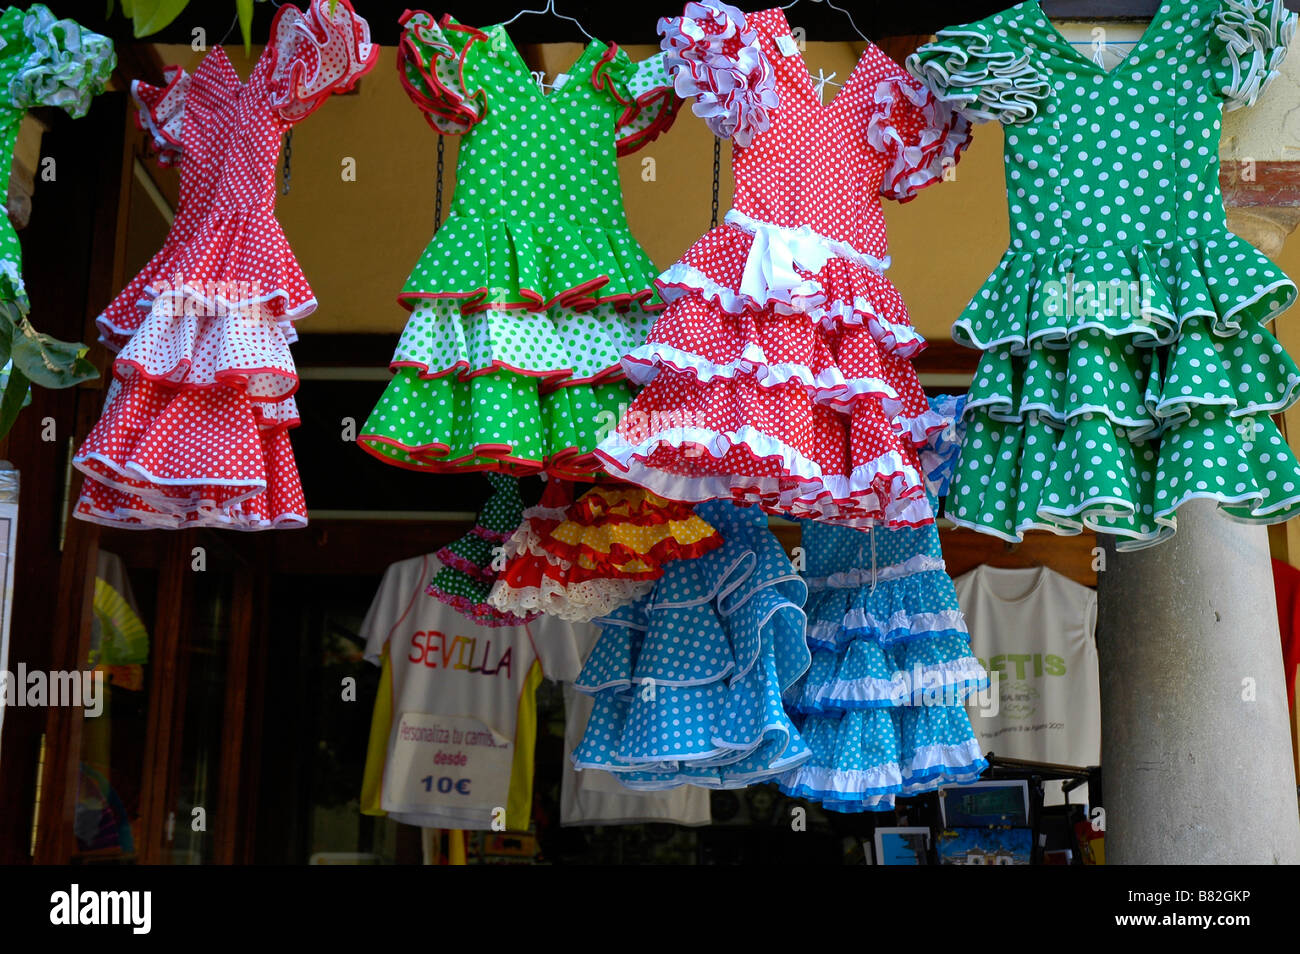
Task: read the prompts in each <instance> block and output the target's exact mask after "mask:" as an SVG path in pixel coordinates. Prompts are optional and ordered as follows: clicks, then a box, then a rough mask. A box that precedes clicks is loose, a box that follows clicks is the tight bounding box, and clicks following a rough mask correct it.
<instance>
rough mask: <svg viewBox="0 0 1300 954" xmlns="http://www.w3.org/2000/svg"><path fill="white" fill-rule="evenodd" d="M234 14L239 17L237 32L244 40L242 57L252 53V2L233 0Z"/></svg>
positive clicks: (249, 0) (250, 0)
mask: <svg viewBox="0 0 1300 954" xmlns="http://www.w3.org/2000/svg"><path fill="white" fill-rule="evenodd" d="M235 13H236V14H237V15H238V16H239V32H240V35H242V36H243V38H244V55H245V56H249V55H251V53H252V46H253V0H235Z"/></svg>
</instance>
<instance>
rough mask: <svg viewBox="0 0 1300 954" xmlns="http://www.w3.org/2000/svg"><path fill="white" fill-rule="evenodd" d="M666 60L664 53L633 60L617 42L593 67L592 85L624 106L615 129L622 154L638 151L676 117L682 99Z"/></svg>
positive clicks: (616, 139)
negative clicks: (669, 73)
mask: <svg viewBox="0 0 1300 954" xmlns="http://www.w3.org/2000/svg"><path fill="white" fill-rule="evenodd" d="M664 60H665V54H663V53H659V54H656V55H655V56H652V57H650V58H649V59H645V60H642V61H641V62H640V63H633V62H632V60H631V58H630V57H629V56H628V55H627V53H626V52H624V51H623V50H621V49H620V48H619V47H618V45H617V44H615V45H614V46H611V47H610V48H609V49H608V50H607V51H606V52H605V54H604V55H603V56H602V57H601V58H600V60H599V62H597V64H596V66H595V67H594V68H593V69H592V71H591V83H592V85H593V86H594V87H595V88H596V89H597V90H604V91H607V92H608V93H609V94H610V95H611V96H612V97H613V98H614V99H615V100H616V101H617V102H619V103H621V104H622V105H623V106H624V110H623V112H622V114H621V115H620V116H619V118H618V121H617V122H616V124H615V131H614V139H615V142H616V143H617V146H618V154H619V155H620V156H627V155H630V154H632V153H634V152H636V151H637V150H638V149H640V148H641V147H642V146H644V145H645V144H646V143H648V142H651V141H652V140H654V139H655V138H656V137H658V136H659V135H660V134H661V133H663V132H664V131H665V130H667V129H668V127H669V126H671V125H672V124H673V120H674V119H676V118H677V110H678V109H679V108H680V107H681V103H682V100H681V97H679V96H678V95H677V92H676V91H675V90H674V89H673V82H672V79H671V78H670V77H669V76H668V68H667V67H666V66H665V65H664Z"/></svg>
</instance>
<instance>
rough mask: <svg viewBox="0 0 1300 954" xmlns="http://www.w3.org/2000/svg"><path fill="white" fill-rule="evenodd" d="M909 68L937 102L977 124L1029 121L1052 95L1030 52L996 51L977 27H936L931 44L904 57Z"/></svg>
mask: <svg viewBox="0 0 1300 954" xmlns="http://www.w3.org/2000/svg"><path fill="white" fill-rule="evenodd" d="M907 69H908V71H909V72H910V73H911V74H912V75H913V76H915V77H916V78H917V79H919V80H921V81H922V82H923V83H925V84H926V85H927V86H929V87H930V89H931V90H933V92H934V95H935V97H936V98H937V99H938V100H939V101H941V102H945V103H950V104H952V105H953V107H954V108H956V109H958V110H959V111H960V112H961V113H962V114H963V115H964V116H966V118H968V119H970V120H971V121H973V122H977V123H981V122H988V121H989V120H994V121H997V122H1000V123H1003V124H1004V125H1007V126H1013V125H1015V124H1017V123H1024V122H1027V121H1029V120H1031V119H1033V118H1034V117H1035V116H1037V115H1038V110H1039V107H1040V106H1041V105H1042V104H1043V103H1045V102H1046V101H1047V99H1048V97H1049V96H1050V95H1051V93H1052V87H1051V83H1049V82H1048V80H1047V78H1046V77H1045V76H1043V74H1041V73H1040V72H1039V71H1038V68H1037V67H1036V66H1034V65H1033V64H1032V63H1031V62H1030V61H1029V54H1028V53H1020V54H1019V55H1017V54H1015V53H1013V52H1011V51H1010V50H994V49H993V42H992V40H991V39H990V38H989V36H987V35H986V34H985V33H983V32H982V31H981V30H979V29H978V28H976V27H954V28H952V29H948V30H940V31H939V33H938V34H937V35H936V37H935V40H934V42H933V43H928V44H926V45H925V46H923V47H921V49H919V50H917V51H916V52H915V53H913V54H912V55H911V56H909V57H908V58H907Z"/></svg>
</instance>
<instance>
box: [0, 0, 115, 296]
mask: <svg viewBox="0 0 1300 954" xmlns="http://www.w3.org/2000/svg"><path fill="white" fill-rule="evenodd" d="M116 65H117V56H116V54H115V53H114V52H113V41H112V40H110V39H109V38H108V37H106V36H100V35H99V34H98V33H93V32H91V31H90V30H87V29H84V28H83V27H82V26H81V25H80V24H79V23H77V22H76V21H75V20H58V19H56V18H55V17H54V15H53V14H52V13H51V12H50V10H49V8H48V7H46V6H44V5H43V4H40V3H34V4H32V5H31V7H30V8H29V9H27V10H23V9H22V8H21V7H6V8H5V9H4V11H3V12H0V81H3V87H0V88H2V89H3V90H4V93H3V97H0V157H2V159H3V161H0V187H3V189H4V190H5V192H6V193H7V192H8V188H9V174H10V171H11V169H12V167H13V156H14V147H15V146H16V144H17V142H18V129H19V127H20V126H21V125H22V122H23V117H24V116H25V115H26V114H27V110H29V109H32V108H35V107H39V106H55V107H59V108H62V109H64V110H65V111H67V113H68V114H69V115H70V116H72V117H73V118H80V117H82V116H85V115H86V113H87V112H88V111H89V110H90V103H91V100H92V99H93V98H94V97H95V96H97V95H98V94H99V93H101V92H103V90H104V87H105V85H107V83H108V80H109V76H110V75H111V74H112V72H113V68H114V67H115V66H116ZM22 272H23V268H22V248H21V246H20V245H19V242H18V233H17V232H16V231H14V227H13V223H12V222H10V221H9V217H8V216H0V299H3V300H5V301H18V302H19V303H21V304H22V306H23V307H24V308H26V306H27V293H26V292H25V291H24V289H23V277H22Z"/></svg>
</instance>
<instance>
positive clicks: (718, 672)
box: [573, 500, 812, 789]
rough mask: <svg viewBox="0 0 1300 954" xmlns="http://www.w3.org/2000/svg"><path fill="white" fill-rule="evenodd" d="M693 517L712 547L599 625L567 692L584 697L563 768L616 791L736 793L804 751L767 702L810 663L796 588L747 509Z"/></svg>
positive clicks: (758, 519)
mask: <svg viewBox="0 0 1300 954" xmlns="http://www.w3.org/2000/svg"><path fill="white" fill-rule="evenodd" d="M697 512H698V513H699V515H700V517H701V518H703V519H704V520H705V521H706V522H707V523H709V524H711V525H712V526H714V527H716V528H717V530H718V532H719V533H720V534H721V535H722V539H723V543H722V546H720V547H718V548H716V549H714V550H712V551H710V552H709V553H706V554H704V555H703V556H701V557H698V558H696V559H693V560H678V561H676V562H673V563H670V564H668V566H667V568H666V569H665V571H664V575H663V577H662V578H661V579H660V580H659V581H658V582H657V583H656V584H655V587H654V590H653V591H651V592H650V593H649V594H648V595H646V596H644V597H642V598H641V599H639V600H637V601H636V602H635V603H632V604H631V605H629V606H625V607H622V608H620V609H619V610H617V611H616V612H614V613H611V614H610V615H609V616H607V617H604V618H603V619H601V620H599V623H600V625H601V627H602V628H601V634H600V637H599V638H598V639H597V641H596V644H595V646H594V647H593V648H592V651H591V654H590V655H589V656H588V657H587V660H586V663H585V664H584V666H583V668H582V673H581V675H580V676H579V677H578V681H577V682H576V683H575V684H574V685H575V688H577V689H578V690H579V691H581V692H586V693H589V694H591V695H593V696H594V697H595V699H594V704H593V709H592V714H591V718H590V720H589V721H588V723H587V731H586V734H585V735H584V736H583V739H582V744H581V745H579V746H578V747H577V748H576V749H574V751H573V764H574V766H575V768H577V769H579V770H581V769H587V768H594V769H603V770H605V771H609V772H614V773H616V775H617V777H618V779H619V781H620V782H622V783H623V785H625V786H627V787H628V788H637V789H665V788H674V787H676V786H678V785H700V786H704V787H706V788H740V787H743V786H746V785H753V784H756V783H758V782H764V781H771V780H773V779H774V778H776V777H777V776H778V775H780V774H781V773H783V772H785V771H787V770H789V769H791V768H794V767H795V766H797V765H799V764H800V763H802V762H804V761H805V760H807V759H808V758H810V757H811V755H812V752H811V750H810V749H809V748H808V746H807V745H806V744H805V742H804V740H803V738H802V737H801V736H800V735H799V732H798V731H797V730H796V729H795V726H794V724H793V722H791V720H790V717H789V716H788V715H787V714H786V712H785V710H784V708H783V707H782V705H781V694H782V692H784V691H785V690H787V689H788V688H789V687H790V686H791V685H792V684H793V683H794V682H795V680H797V679H798V678H799V676H800V675H801V674H802V673H803V672H804V670H805V669H807V668H808V664H809V661H810V658H811V657H810V653H809V650H808V644H807V642H806V640H805V639H804V625H805V618H804V612H803V609H802V607H803V603H804V600H805V598H806V596H807V587H806V586H805V584H804V582H803V580H801V579H800V578H799V576H798V574H797V573H795V571H794V567H793V566H792V565H791V563H790V559H789V557H787V556H786V554H785V552H784V551H783V550H782V549H781V544H780V542H779V541H778V540H777V539H776V537H774V536H773V535H772V532H771V531H770V530H769V529H768V528H767V518H766V516H765V515H764V514H763V512H762V511H761V510H759V509H758V508H757V507H737V506H735V505H733V504H731V503H729V502H727V501H724V500H719V501H710V502H708V503H704V504H701V505H700V506H699V507H698V508H697Z"/></svg>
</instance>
